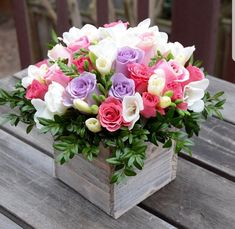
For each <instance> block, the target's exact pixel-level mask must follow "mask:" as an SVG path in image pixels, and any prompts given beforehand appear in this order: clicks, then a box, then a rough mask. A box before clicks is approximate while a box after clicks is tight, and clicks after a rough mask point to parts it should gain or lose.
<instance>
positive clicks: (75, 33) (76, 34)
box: [62, 24, 100, 45]
mask: <svg viewBox="0 0 235 229" xmlns="http://www.w3.org/2000/svg"><path fill="white" fill-rule="evenodd" d="M83 36H87V38H88V40H89V41H90V42H93V41H97V40H98V39H99V37H100V36H99V30H98V29H97V28H96V27H95V26H93V25H90V24H86V25H84V26H83V27H82V28H81V29H78V28H76V27H72V28H71V29H70V30H69V31H68V32H64V33H63V35H62V37H63V41H64V43H65V44H66V45H71V44H73V43H74V42H76V41H77V40H78V39H79V38H81V37H83Z"/></svg>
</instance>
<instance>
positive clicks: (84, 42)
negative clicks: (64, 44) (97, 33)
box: [68, 36, 90, 53]
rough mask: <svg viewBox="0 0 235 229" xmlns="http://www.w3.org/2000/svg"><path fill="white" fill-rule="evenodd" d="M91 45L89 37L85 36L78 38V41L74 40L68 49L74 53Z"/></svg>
mask: <svg viewBox="0 0 235 229" xmlns="http://www.w3.org/2000/svg"><path fill="white" fill-rule="evenodd" d="M89 45H90V42H89V40H88V37H87V36H83V37H80V38H79V39H77V40H76V41H74V42H73V43H71V44H70V45H69V46H68V49H69V50H70V51H71V52H72V53H75V52H76V51H79V49H80V48H84V49H87V48H88V46H89Z"/></svg>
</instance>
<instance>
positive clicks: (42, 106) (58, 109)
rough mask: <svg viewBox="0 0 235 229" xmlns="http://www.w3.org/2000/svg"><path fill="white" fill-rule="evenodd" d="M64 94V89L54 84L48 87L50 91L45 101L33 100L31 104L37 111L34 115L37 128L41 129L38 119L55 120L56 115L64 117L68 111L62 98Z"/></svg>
mask: <svg viewBox="0 0 235 229" xmlns="http://www.w3.org/2000/svg"><path fill="white" fill-rule="evenodd" d="M63 93H64V87H62V86H61V85H60V84H59V83H56V82H52V83H51V84H50V86H49V87H48V91H47V93H46V94H45V97H44V98H45V101H43V100H41V99H32V100H31V102H32V104H33V106H34V107H35V109H36V110H37V111H36V113H35V115H34V120H35V122H36V126H37V128H39V129H40V128H41V127H42V125H41V124H40V123H39V121H38V119H37V118H46V119H53V118H54V115H62V114H64V113H65V111H66V109H67V108H66V107H65V106H64V105H63V102H62V96H63Z"/></svg>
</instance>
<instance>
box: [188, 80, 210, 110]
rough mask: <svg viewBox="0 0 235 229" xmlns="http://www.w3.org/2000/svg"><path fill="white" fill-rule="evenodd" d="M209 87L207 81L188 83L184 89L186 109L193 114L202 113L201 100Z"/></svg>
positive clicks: (202, 103)
mask: <svg viewBox="0 0 235 229" xmlns="http://www.w3.org/2000/svg"><path fill="white" fill-rule="evenodd" d="M208 85H209V80H208V79H202V80H200V81H194V82H191V83H189V84H188V85H186V86H185V88H184V101H185V102H186V103H188V109H189V110H192V111H194V112H202V111H203V109H204V102H203V100H202V98H203V96H204V94H205V92H204V91H205V90H206V88H207V87H208Z"/></svg>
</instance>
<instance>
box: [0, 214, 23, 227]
mask: <svg viewBox="0 0 235 229" xmlns="http://www.w3.org/2000/svg"><path fill="white" fill-rule="evenodd" d="M0 228H2V229H22V227H20V226H19V225H17V224H16V223H14V222H13V221H12V220H10V219H9V218H7V217H6V216H4V215H3V214H1V213H0Z"/></svg>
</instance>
